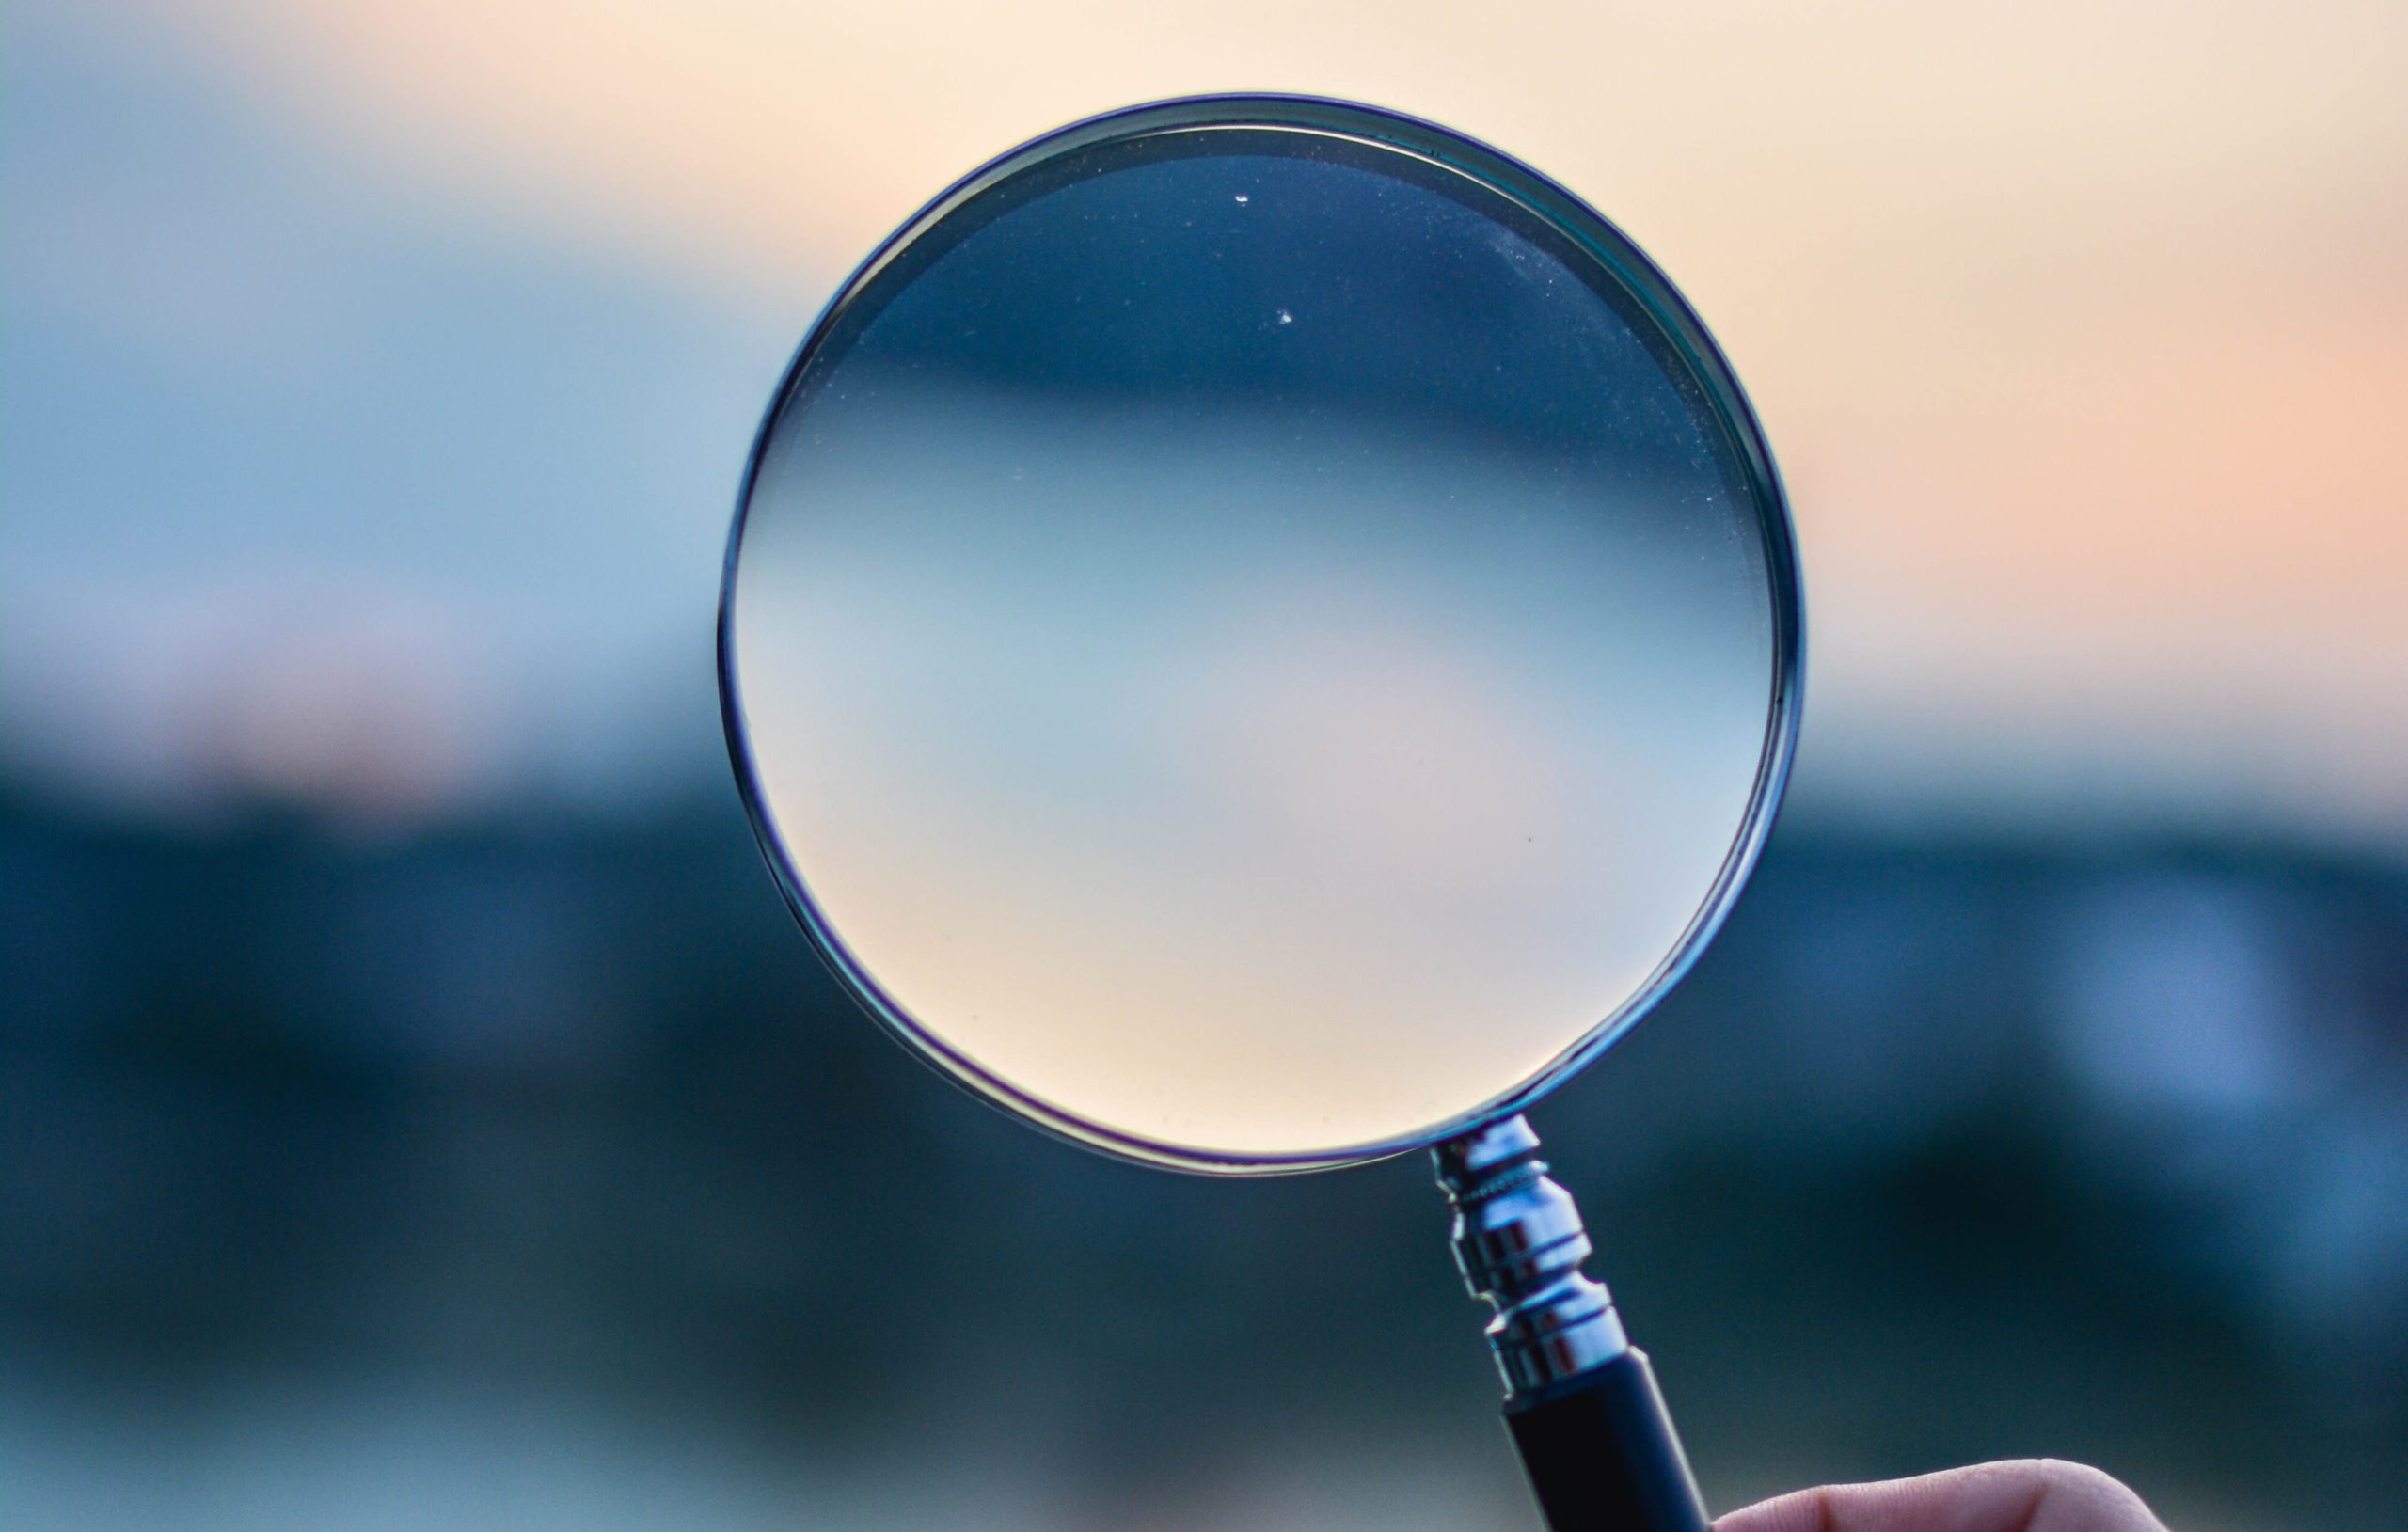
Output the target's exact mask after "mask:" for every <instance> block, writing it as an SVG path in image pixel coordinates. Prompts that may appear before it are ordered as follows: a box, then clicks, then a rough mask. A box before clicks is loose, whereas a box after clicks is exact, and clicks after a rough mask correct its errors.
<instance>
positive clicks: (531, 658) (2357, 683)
mask: <svg viewBox="0 0 2408 1532" xmlns="http://www.w3.org/2000/svg"><path fill="white" fill-rule="evenodd" d="M0 25H5V27H6V29H7V31H8V34H9V43H8V49H7V55H6V58H5V60H0V89H4V90H5V104H0V129H4V130H5V136H0V166H5V173H6V176H7V181H8V197H9V201H10V208H11V216H10V220H9V226H10V227H9V233H8V239H7V241H6V244H5V250H4V251H0V280H5V292H6V294H7V300H6V308H5V310H4V311H0V312H5V322H6V324H7V336H6V340H5V354H6V355H7V356H8V361H7V363H6V364H5V367H0V441H5V442H6V444H7V446H6V449H5V452H6V455H5V459H0V462H5V467H0V475H5V480H4V481H0V482H5V483H6V485H7V490H6V498H5V501H0V644H5V645H6V647H7V648H8V650H9V651H10V652H9V653H8V654H7V655H5V656H0V725H5V730H6V732H7V733H8V734H11V735H13V736H14V738H13V740H12V742H11V743H10V744H9V745H8V748H7V750H6V753H5V757H0V759H5V760H6V761H7V762H8V763H9V764H11V765H12V766H14V767H15V768H16V769H17V770H18V771H19V772H20V774H24V773H31V774H32V775H33V776H34V777H36V778H38V779H40V780H42V781H45V782H53V783H54V784H59V783H63V784H66V785H67V786H69V787H71V788H72V789H73V790H76V791H83V792H98V793H100V794H102V796H103V797H106V796H108V795H110V794H116V795H118V796H119V797H123V796H125V795H129V794H130V795H133V796H134V797H135V798H143V799H144V800H146V801H171V800H174V799H176V798H178V796H179V795H182V794H188V793H189V792H191V791H199V790H201V788H196V787H195V785H194V784H195V783H197V782H198V783H200V784H202V787H203V788H205V786H206V784H207V782H209V781H212V780H214V776H223V775H225V774H226V773H229V772H231V773H234V774H235V775H236V776H238V777H241V778H242V779H243V780H245V781H254V780H266V781H271V782H293V783H296V784H298V787H299V789H300V790H305V791H306V790H312V789H311V788H310V784H311V783H313V782H314V783H318V784H319V786H320V787H322V788H324V790H325V791H329V792H340V791H351V790H355V789H356V791H360V792H366V793H368V794H369V795H370V796H374V795H375V794H377V793H388V794H389V793H392V792H400V793H402V794H404V796H405V797H406V796H409V795H420V796H423V797H425V798H428V800H429V801H437V802H440V801H449V798H447V797H446V795H452V794H464V793H473V792H476V791H483V790H493V791H499V790H500V788H499V787H498V786H496V785H495V784H497V783H518V782H525V781H529V780H533V781H539V782H552V783H554V784H561V783H565V784H567V785H568V786H569V787H570V788H571V789H572V790H575V791H587V790H594V791H604V790H617V789H615V788H611V787H610V782H615V781H619V780H620V779H628V780H639V779H648V778H649V777H651V776H652V775H653V774H654V773H655V772H656V769H657V759H656V757H657V754H658V751H659V747H657V745H656V744H654V743H650V741H652V740H654V739H655V738H656V736H657V735H658V734H660V733H661V732H662V730H663V727H664V726H663V725H661V724H660V723H659V721H658V720H659V719H662V718H664V717H669V718H673V719H675V720H676V722H675V724H674V725H673V730H674V731H682V732H690V733H695V734H699V735H700V738H699V740H698V741H697V742H696V743H695V745H694V748H693V749H692V750H685V749H684V748H683V747H682V746H681V747H680V748H679V749H678V750H673V751H671V752H670V753H671V754H673V755H674V756H675V757H676V758H677V759H678V760H680V761H685V760H688V759H689V757H693V758H699V757H700V756H702V755H705V754H707V753H708V752H710V751H714V750H716V748H717V742H716V738H715V736H714V734H713V733H712V725H711V720H710V718H709V714H708V710H707V706H706V700H707V699H706V687H707V654H706V640H698V639H697V635H698V634H700V633H702V632H703V630H704V627H705V624H706V623H707V616H708V609H709V606H710V602H711V599H712V592H713V588H714V585H715V580H716V575H717V563H718V558H719V554H720V548H721V539H722V537H723V534H724V528H725V518H726V515H727V512H728V508H729V504H730V498H731V496H732V492H733V488H734V484H735V480H736V475H737V470H738V468H739V466H740V462H741V455H742V452H743V449H744V447H745V444H746V442H747V439H748V437H749V435H750V433H751V430H752V427H753V422H754V419H755V417H756V414H757V410H758V408H759V406H760V404H761V403H762V402H763V401H764V400H766V397H767V394H768V388H769V387H770V386H771V385H772V384H773V383H774V381H775V378H776V376H777V373H778V371H779V369H780V367H781V366H782V365H783V362H784V357H785V355H786V354H787V352H788V351H789V349H790V348H791V347H792V345H793V344H794V342H795V341H796V340H797V339H799V337H800V333H801V330H802V328H803V327H804V325H805V324H807V323H808V321H809V319H810V317H811V314H812V313H813V311H814V310H815V308H816V306H817V305H818V304H819V303H820V302H821V301H822V300H823V299H824V298H825V296H826V295H827V293H828V292H829V291H830V290H831V289H832V286H833V285H834V283H835V282H836V281H837V280H839V279H840V278H841V277H842V276H843V275H844V273H845V272H846V271H847V270H848V268H849V266H850V265H851V264H852V262H853V261H856V260H858V259H859V258H860V256H861V255H863V253H865V252H866V251H867V250H868V248H869V247H870V246H871V245H873V244H875V243H876V241H877V240H878V239H879V237H880V236H881V235H882V234H883V233H884V232H885V231H886V230H887V229H889V228H891V227H892V226H893V225H894V224H895V223H896V222H897V221H899V220H900V219H901V218H903V217H904V216H905V215H907V214H908V213H911V211H912V210H913V209H914V208H915V207H916V206H917V205H918V204H919V203H920V202H921V201H922V200H924V199H925V198H926V197H927V196H929V195H930V194H932V193H933V192H935V191H936V190H938V189H939V188H940V187H942V186H943V184H944V183H945V182H948V181H949V180H950V179H951V178H953V177H954V176H955V175H957V174H958V173H960V172H961V171H963V170H965V169H967V168H969V167H970V166H974V165H975V164H976V163H978V162H979V161H981V160H983V159H985V158H987V157H988V156H990V155H991V154H992V153H994V152H996V151H998V150H1002V149H1004V148H1006V147H1008V146H1009V145H1011V144H1013V143H1016V142H1018V141H1019V140H1021V139H1022V138H1025V137H1027V136H1029V135H1030V134H1034V133H1037V132H1039V131H1041V130H1043V129H1045V128H1048V127H1050V126H1053V125H1054V124H1056V123H1058V122H1061V121H1063V120H1065V119H1068V118H1074V117H1077V116H1081V115H1084V114H1085V113H1089V112H1092V111H1096V110H1100V109H1103V108H1107V107H1110V106H1114V105H1118V104H1123V103H1129V102H1133V101H1137V100H1142V99H1146V98H1151V97H1158V96H1163V95H1168V94H1175V93H1180V92H1187V91H1201V90H1212V89H1289V90H1301V91H1310V92H1317V93H1324V94H1335V95H1343V96H1351V97H1356V98H1361V99H1366V100H1370V101H1374V102H1378V103H1384V104H1389V105H1393V106H1396V107H1400V108H1402V109H1405V110H1408V111H1412V112H1415V113H1417V114H1419V115H1422V116H1427V117H1431V118H1437V119H1439V120H1441V121H1444V122H1447V123H1449V124H1450V125H1452V126H1456V127H1459V128H1461V129H1464V130H1465V131H1467V132H1470V133H1473V134H1477V135H1480V136H1481V137H1484V138H1486V139H1488V140H1490V141H1492V142H1494V143H1496V144H1497V145H1498V146H1499V147H1501V148H1504V149H1505V150H1509V151H1511V152H1513V153H1515V154H1518V155H1520V156H1521V157H1523V158H1525V159H1528V160H1529V161H1531V162H1533V163H1535V164H1536V165H1538V166H1540V167H1541V168H1543V169H1545V170H1547V171H1549V172H1550V173H1552V174H1554V175H1555V176H1556V177H1558V178H1559V179H1560V180H1562V181H1563V182H1567V183H1568V184H1569V185H1571V186H1572V187H1573V188H1574V189H1576V191H1578V192H1580V193H1581V194H1583V195H1584V196H1586V197H1588V198H1590V199H1591V200H1592V201H1593V202H1594V203H1595V204H1597V205H1598V206H1599V207H1600V208H1601V209H1602V210H1603V211H1604V212H1605V213H1607V214H1608V216H1609V217H1612V218H1614V219H1615V220H1616V221H1617V222H1619V223H1621V224H1622V225H1623V227H1624V228H1625V229H1627V230H1628V231H1629V232H1630V233H1631V234H1632V235H1633V236H1634V237H1635V238H1636V239H1637V240H1638V241H1639V242H1640V244H1641V245H1644V246H1646V247H1647V248H1648V249H1649V250H1650V251H1651V253H1653V254H1654V255H1655V256H1656V259H1657V260H1658V261H1660V262H1661V263H1662V264H1663V265H1664V266H1665V267H1666V268H1667V269H1668V270H1669V271H1670V272H1671V274H1672V276H1673V277H1674V279H1675V280H1676V281H1678V282H1679V283H1680V284H1681V285H1682V286H1683V287H1684V288H1685V289H1686V290H1687V292H1688V294H1689V295H1690V297H1691V298H1692V300H1693V301H1694V302H1695V303H1696V304H1697V306H1698V308H1700V309H1701V311H1702V312H1703V314H1704V316H1705V317H1706V319H1707V321H1708V323H1709V324H1712V325H1713V326H1714V328H1715V330H1716V332H1717V334H1718V335H1719V338H1720V339H1721V340H1722V341H1723V343H1724V345H1725V347H1726V348H1727V350H1728V351H1729V353H1730V354H1731V355H1732V357H1733V359H1734V361H1735V364H1736V365H1737V367H1738V370H1739V371H1740V374H1741V376H1742V377H1743V378H1744V379H1745V380H1746V381H1747V382H1748V384H1749V386H1750V387H1751V390H1752V392H1753V394H1754V397H1755V401H1756V403H1757V405H1758V407H1759V409H1760V411H1761V413H1762V414H1763V416H1764V419H1765V421H1766V428H1767V430H1768V431H1769V433H1770V434H1771V437H1772V440H1773V442H1774V445H1775V448H1776V450H1778V451H1779V452H1780V453H1781V455H1782V462H1783V466H1784V467H1785V469H1786V471H1787V473H1788V475H1789V479H1790V484H1791V489H1792V492H1793V496H1794V499H1795V506H1796V512H1797V516H1798V524H1799V529H1800V536H1801V542H1802V545H1803V550H1804V558H1805V565H1806V573H1807V578H1808V597H1809V614H1810V623H1811V635H1812V640H1811V641H1812V645H1813V648H1812V656H1813V669H1812V679H1811V684H1810V706H1809V712H1808V719H1809V724H1808V740H1807V746H1806V755H1805V757H1804V761H1805V766H1804V771H1803V776H1802V779H1801V780H1802V781H1803V782H1804V783H1805V784H1806V785H1807V787H1808V788H1809V789H1810V790H1811V791H1812V792H1814V794H1815V795H1817V796H1818V798H1821V799H1822V800H1823V801H1826V802H1828V803H1830V804H1834V805H1839V806H1842V807H1846V806H1847V805H1851V804H1853V805H1856V806H1858V807H1860V808H1862V809H1864V810H1866V812H1871V811H1873V810H1874V809H1876V808H1878V809H1881V810H1882V811H1883V812H1893V811H1896V810H1898V809H1900V808H1901V807H1903V808H1905V809H1908V810H1920V809H1928V810H1931V811H1933V812H1945V813H1983V814H1995V813H2004V814H2007V815H2009V816H2013V815H2028V814H2031V813H2048V814H2052V815H2054V814H2083V813H2093V812H2107V813H2125V812H2131V811H2134V810H2135V808H2136V807H2138V808H2141V809H2144V810H2145V811H2146V812H2147V813H2170V814H2172V815H2174V816H2175V817H2177V818H2180V817H2182V816H2186V815H2187V816H2189V817H2190V818H2192V819H2194V820H2196V819H2199V818H2202V817H2205V818H2211V819H2218V820H2231V821H2235V822H2242V823H2247V824H2251V825H2260V824H2262V825H2272V826H2276V827H2286V828H2289V829H2305V830H2308V831H2310V832H2312V833H2320V834H2321V833H2337V834H2342V835H2347V836H2367V837H2373V838H2377V839H2384V840H2389V841H2394V842H2399V843H2402V844H2408V768H2403V763H2408V488H2404V487H2403V485H2408V91H2403V90H2402V89H2401V88H2400V78H2401V74H2402V70H2403V66H2408V9H2403V8H2401V7H2400V6H2398V5H2396V4H2384V3H2379V0H2342V3H2337V4H2323V5H2287V6H2277V5H2273V4H2258V5H2233V4H2224V3H2205V4H2194V5H2192V6H2187V7H2173V6H2123V7H2100V6H2098V5H2095V4H2089V3H2083V4H2075V3H2072V0H2042V3H2039V4H2036V5H2028V6H2023V7H2017V8H2000V9H1984V10H1975V9H1973V8H1958V7H1936V6H1928V5H1914V4H1894V5H1874V4H1866V5H1848V6H1806V5H1797V4H1759V5H1751V6H1712V7H1708V6H1687V7H1663V8H1655V9H1653V10H1649V11H1640V10H1636V9H1633V8H1625V7H1617V6H1602V5H1571V4H1563V5H1520V6H1516V5H1511V4H1500V5H1492V6H1487V7H1481V8H1470V9H1466V8H1464V7H1462V6H1459V5H1450V6H1443V7H1442V6H1438V5H1434V4H1425V3H1419V0H1406V3H1392V4H1384V5H1380V6H1377V7H1370V6H1360V5H1354V6H1339V5H1328V4H1322V5H1314V4H1295V3H1281V4H1267V3H1256V0H1236V3H1222V4H1213V5H1210V6H1202V5H1195V6H1187V5H1163V6H1148V7H1130V6H1103V5H1085V4H1063V3H1058V0H1032V3H1027V4H1022V5H1018V6H1013V7H989V6H976V5H969V4H911V3H903V4H889V5H884V6H879V7H866V6H848V7H836V6H816V5H803V4H795V3H791V0H789V3H777V0H685V3H681V4H676V5H667V4H650V5H648V4H638V3H635V0H593V3H586V4H578V3H572V0H511V3H501V0H477V3H467V0H415V3H412V4H408V5H377V4H367V3H362V0H307V3H303V0H293V3H290V4H279V3H276V0H209V3H207V4H198V3H195V4H173V3H170V4H162V5H124V6H119V5H100V6H94V5H81V4H79V5H74V6H67V5H62V4H55V3H54V4H49V5H34V6H25V7H16V8H11V11H10V13H9V16H8V20H7V21H6V22H5V23H4V24H0ZM262 612H266V613H268V615H267V616H264V617H262V616H261V613H262ZM312 614H324V615H325V617H326V620H327V621H328V622H330V623H331V624H332V626H333V629H334V631H335V635H336V638H337V639H338V640H340V641H335V642H328V643H326V644H324V645H320V646H317V648H316V650H315V651H314V652H313V653H312V655H309V656H308V657H307V659H306V661H293V662H292V663H289V664H286V665H285V667H284V670H287V671H296V673H295V674H293V675H291V676H284V675H283V671H277V672H276V673H275V674H271V675H269V676H268V677H267V678H266V679H264V680H261V679H260V678H259V673H258V672H259V671H260V667H259V666H258V665H257V664H255V663H253V661H254V660H255V659H256V658H257V657H258V656H259V655H261V654H262V653H279V652H281V650H282V649H283V648H285V647H287V643H286V640H287V639H288V638H289V635H290V633H291V632H292V631H293V630H294V629H295V627H296V626H297V625H306V624H312V623H314V622H317V621H318V618H317V617H313V616H312ZM698 642H699V643H701V644H702V646H703V647H702V648H701V649H700V650H697V648H696V646H697V644H698ZM698 655H699V657H698ZM196 656H198V657H196ZM212 656H215V657H212ZM271 669H273V668H271ZM279 676H282V677H283V678H282V679H278V677H279ZM362 677H384V678H388V680H390V679H391V678H394V677H400V678H402V680H401V681H399V682H394V683H393V684H387V685H378V686H372V687H363V686H362V685H361V684H360V683H361V679H362ZM363 690H366V691H370V692H373V693H375V694H376V696H377V697H378V699H379V701H378V702H376V703H374V704H370V703H364V702H362V701H361V700H360V696H359V694H360V693H361V692H362V691H363ZM697 697H701V698H702V699H703V703H697V702H696V701H695V699H696V698H697ZM328 710H331V712H332V715H333V716H332V717H331V719H329V718H328V717H326V716H325V715H326V714H327V713H328ZM195 719H201V720H202V721H201V722H199V723H196V722H195V721H194V720H195ZM296 719H297V720H298V721H293V720H296ZM261 720H266V725H267V726H266V727H265V728H264V730H262V729H261V727H259V725H260V724H261ZM278 720H283V722H282V723H279V722H278ZM284 724H290V728H289V729H288V730H287V731H286V734H290V736H291V737H292V738H293V740H296V741H298V743H295V744H293V746H292V748H291V749H290V750H282V749H281V747H278V746H277V744H276V743H275V741H276V740H277V739H279V738H284V737H286V734H279V733H278V732H277V731H278V729H279V728H282V727H284ZM228 737H234V738H237V739H241V740H246V741H252V743H246V744H243V745H242V746H241V747H240V748H239V749H232V748H231V747H228V746H226V745H225V744H224V743H223V741H224V739H226V738H228ZM196 738H199V739H215V740H218V741H219V743H218V744H215V745H207V746H203V745H195V744H194V743H192V741H193V740H194V739H196ZM261 739H265V740H266V743H263V744H262V743H258V742H257V741H258V740H261ZM395 739H408V740H412V741H418V742H420V748H421V749H423V750H427V751H431V752H433V753H432V754H430V756H429V758H428V759H427V760H426V761H425V762H423V763H421V767H422V769H421V768H410V769H407V770H403V771H402V773H401V785H400V786H399V787H395V786H393V785H392V784H391V783H389V782H388V783H384V784H383V785H378V784H377V783H371V784H369V785H368V786H367V787H365V788H358V787H357V785H356V783H353V784H352V786H351V787H345V786H344V785H343V784H344V783H345V782H349V781H350V779H349V777H348V776H347V775H346V774H347V773H352V772H354V771H355V769H356V763H357V761H359V760H361V759H367V758H371V757H372V758H374V759H377V760H380V761H386V762H388V763H389V760H390V757H391V753H392V752H391V750H380V749H379V742H380V741H386V742H388V743H389V742H390V741H391V740H395ZM425 741H435V742H436V743H434V744H426V743H424V742H425ZM447 742H448V743H447ZM230 749H232V754H231V755H229V753H228V751H229V750H230ZM597 763H601V764H599V765H597ZM611 763H616V764H615V765H613V764H611ZM413 770H414V771H415V772H416V774H415V775H412V771H413ZM614 773H615V776H614ZM213 774H214V775H213ZM381 781H382V779H380V782H381ZM330 783H331V785H329V784H330ZM95 784H100V785H97V786H96V785H95ZM112 784H113V785H112ZM480 784H483V785H482V786H481V785H480ZM597 784H598V785H597Z"/></svg>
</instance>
